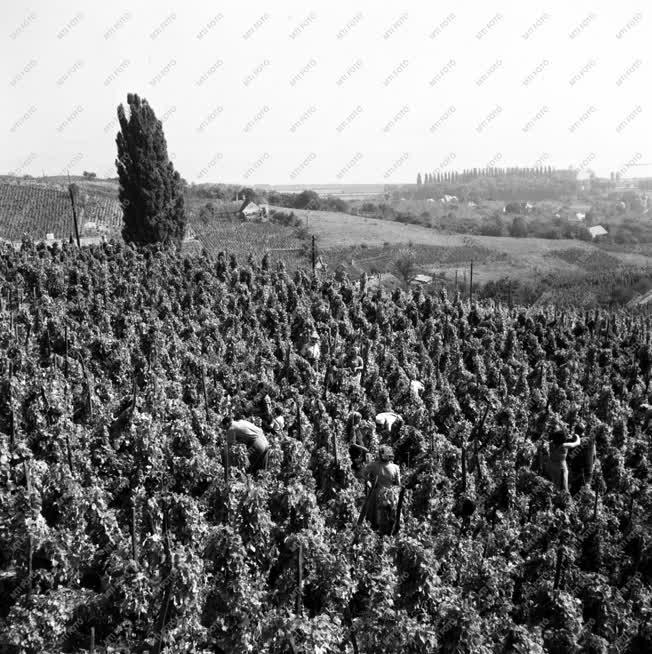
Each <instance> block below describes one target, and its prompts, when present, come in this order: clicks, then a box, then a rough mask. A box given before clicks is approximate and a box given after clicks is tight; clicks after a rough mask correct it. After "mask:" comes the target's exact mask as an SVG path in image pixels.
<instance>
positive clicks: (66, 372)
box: [64, 323, 68, 377]
mask: <svg viewBox="0 0 652 654" xmlns="http://www.w3.org/2000/svg"><path fill="white" fill-rule="evenodd" d="M64 338H65V341H66V350H65V352H66V363H65V367H64V371H65V375H66V377H67V376H68V323H66V326H65V336H64Z"/></svg>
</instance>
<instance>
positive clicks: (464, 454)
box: [462, 444, 466, 493]
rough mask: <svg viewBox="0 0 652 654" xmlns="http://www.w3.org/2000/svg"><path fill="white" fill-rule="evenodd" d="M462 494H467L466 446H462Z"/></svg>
mask: <svg viewBox="0 0 652 654" xmlns="http://www.w3.org/2000/svg"><path fill="white" fill-rule="evenodd" d="M462 492H463V493H466V445H465V444H462Z"/></svg>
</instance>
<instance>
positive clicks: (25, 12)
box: [0, 0, 652, 186]
mask: <svg viewBox="0 0 652 654" xmlns="http://www.w3.org/2000/svg"><path fill="white" fill-rule="evenodd" d="M4 13H5V21H4V24H5V35H4V37H3V38H2V46H1V47H2V67H3V72H4V76H5V79H6V85H7V88H6V98H7V100H6V101H5V103H3V106H2V110H1V111H2V121H3V123H4V129H3V142H2V145H3V147H2V149H1V154H0V170H3V171H5V172H6V173H12V172H13V173H14V174H18V175H22V174H30V175H33V176H40V175H42V174H43V173H45V174H46V175H57V174H62V173H65V172H66V170H68V169H69V170H70V173H71V174H81V172H82V170H89V171H93V172H95V173H96V174H97V175H98V177H115V175H116V172H115V166H114V159H115V155H116V147H115V132H116V129H117V119H116V107H117V105H118V104H119V103H121V102H122V103H124V104H126V97H127V93H129V92H135V93H138V94H139V95H141V97H145V98H147V100H148V101H149V102H150V104H151V105H152V107H153V108H154V110H155V112H156V114H157V116H158V117H159V118H161V119H162V121H163V123H164V130H165V135H166V138H167V142H168V153H169V155H170V158H171V159H172V160H173V162H174V164H175V167H176V169H177V170H179V172H180V174H181V175H182V176H183V177H184V178H185V179H186V180H188V182H196V183H203V182H212V183H216V182H224V183H241V184H247V185H256V184H267V185H270V186H282V185H286V186H287V185H297V186H299V185H326V184H342V185H344V184H399V183H413V182H414V181H415V179H416V174H417V172H421V173H423V172H425V171H427V172H432V171H435V170H438V169H439V170H461V169H463V168H473V167H485V166H488V165H491V164H493V165H496V166H523V167H526V166H535V165H551V166H553V167H555V168H568V167H570V166H573V167H575V168H580V169H582V168H589V169H591V170H593V171H595V172H596V173H597V174H598V175H600V176H608V175H609V173H610V172H611V171H618V170H623V171H625V175H624V176H629V177H631V176H636V169H637V167H636V166H632V164H634V163H636V164H642V163H648V162H651V161H652V147H651V146H652V143H651V136H650V129H649V128H648V126H647V122H648V121H649V114H650V102H649V98H650V91H649V89H648V86H649V81H648V80H649V78H650V76H649V71H650V48H649V46H647V44H646V42H645V39H646V37H647V34H648V33H649V28H650V19H649V16H648V14H647V12H646V5H645V4H644V3H643V2H642V1H641V2H621V3H618V4H613V3H609V4H607V3H606V2H599V3H594V2H593V3H587V2H579V3H575V4H571V3H564V2H561V1H560V0H555V1H553V2H548V3H542V4H540V3H535V4H531V5H527V6H522V5H519V6H514V4H513V3H512V2H506V1H503V2H492V3H491V4H490V5H488V4H486V3H483V2H479V1H471V0H468V1H467V2H443V3H438V4H437V5H435V6H434V7H432V8H430V7H425V6H422V5H421V4H420V3H416V2H407V3H401V5H400V6H395V7H392V6H389V7H385V6H383V7H379V6H377V5H376V4H372V3H371V2H353V3H347V4H346V5H345V6H341V7H340V6H337V7H332V6H329V5H328V4H327V3H325V2H313V3H310V4H307V5H306V4H303V3H299V2H285V1H283V2H278V3H261V2H254V3H251V4H248V5H244V3H235V2H226V3H222V4H220V5H219V7H211V6H210V5H207V4H205V3H199V2H193V1H190V2H185V3H183V5H181V6H180V5H179V4H178V3H173V2H168V1H162V2H156V3H147V4H145V5H144V6H135V7H134V6H132V4H131V3H126V2H122V1H118V2H114V3H110V4H101V5H96V6H92V7H89V6H87V5H82V4H80V3H76V2H70V1H68V0H63V1H61V2H57V3H56V5H54V3H47V2H45V1H44V0H34V1H33V2H31V3H29V4H25V5H23V6H17V5H16V4H12V5H10V6H8V7H6V9H5V12H4ZM646 46H647V47H646ZM646 72H647V73H648V74H646ZM314 180H320V181H319V182H315V181H314Z"/></svg>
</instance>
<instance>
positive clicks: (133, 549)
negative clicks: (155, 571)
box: [131, 499, 138, 562]
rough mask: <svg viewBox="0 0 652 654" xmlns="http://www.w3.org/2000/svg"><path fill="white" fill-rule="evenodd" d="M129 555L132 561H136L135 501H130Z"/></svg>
mask: <svg viewBox="0 0 652 654" xmlns="http://www.w3.org/2000/svg"><path fill="white" fill-rule="evenodd" d="M131 557H132V558H133V560H134V562H136V561H138V547H137V544H136V501H135V500H133V499H132V503H131Z"/></svg>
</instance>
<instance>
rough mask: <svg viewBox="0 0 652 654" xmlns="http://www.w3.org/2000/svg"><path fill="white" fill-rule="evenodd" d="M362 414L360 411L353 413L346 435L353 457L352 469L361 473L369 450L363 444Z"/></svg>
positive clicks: (347, 422)
mask: <svg viewBox="0 0 652 654" xmlns="http://www.w3.org/2000/svg"><path fill="white" fill-rule="evenodd" d="M361 423H362V414H360V412H358V411H351V413H349V417H348V418H347V421H346V435H347V438H348V441H349V454H350V456H351V467H352V468H353V470H354V471H355V472H359V471H360V469H361V468H362V466H363V465H364V464H365V462H366V460H367V454H368V453H369V448H368V447H367V446H366V444H365V443H364V442H363V438H362V431H361V429H360V425H361Z"/></svg>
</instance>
